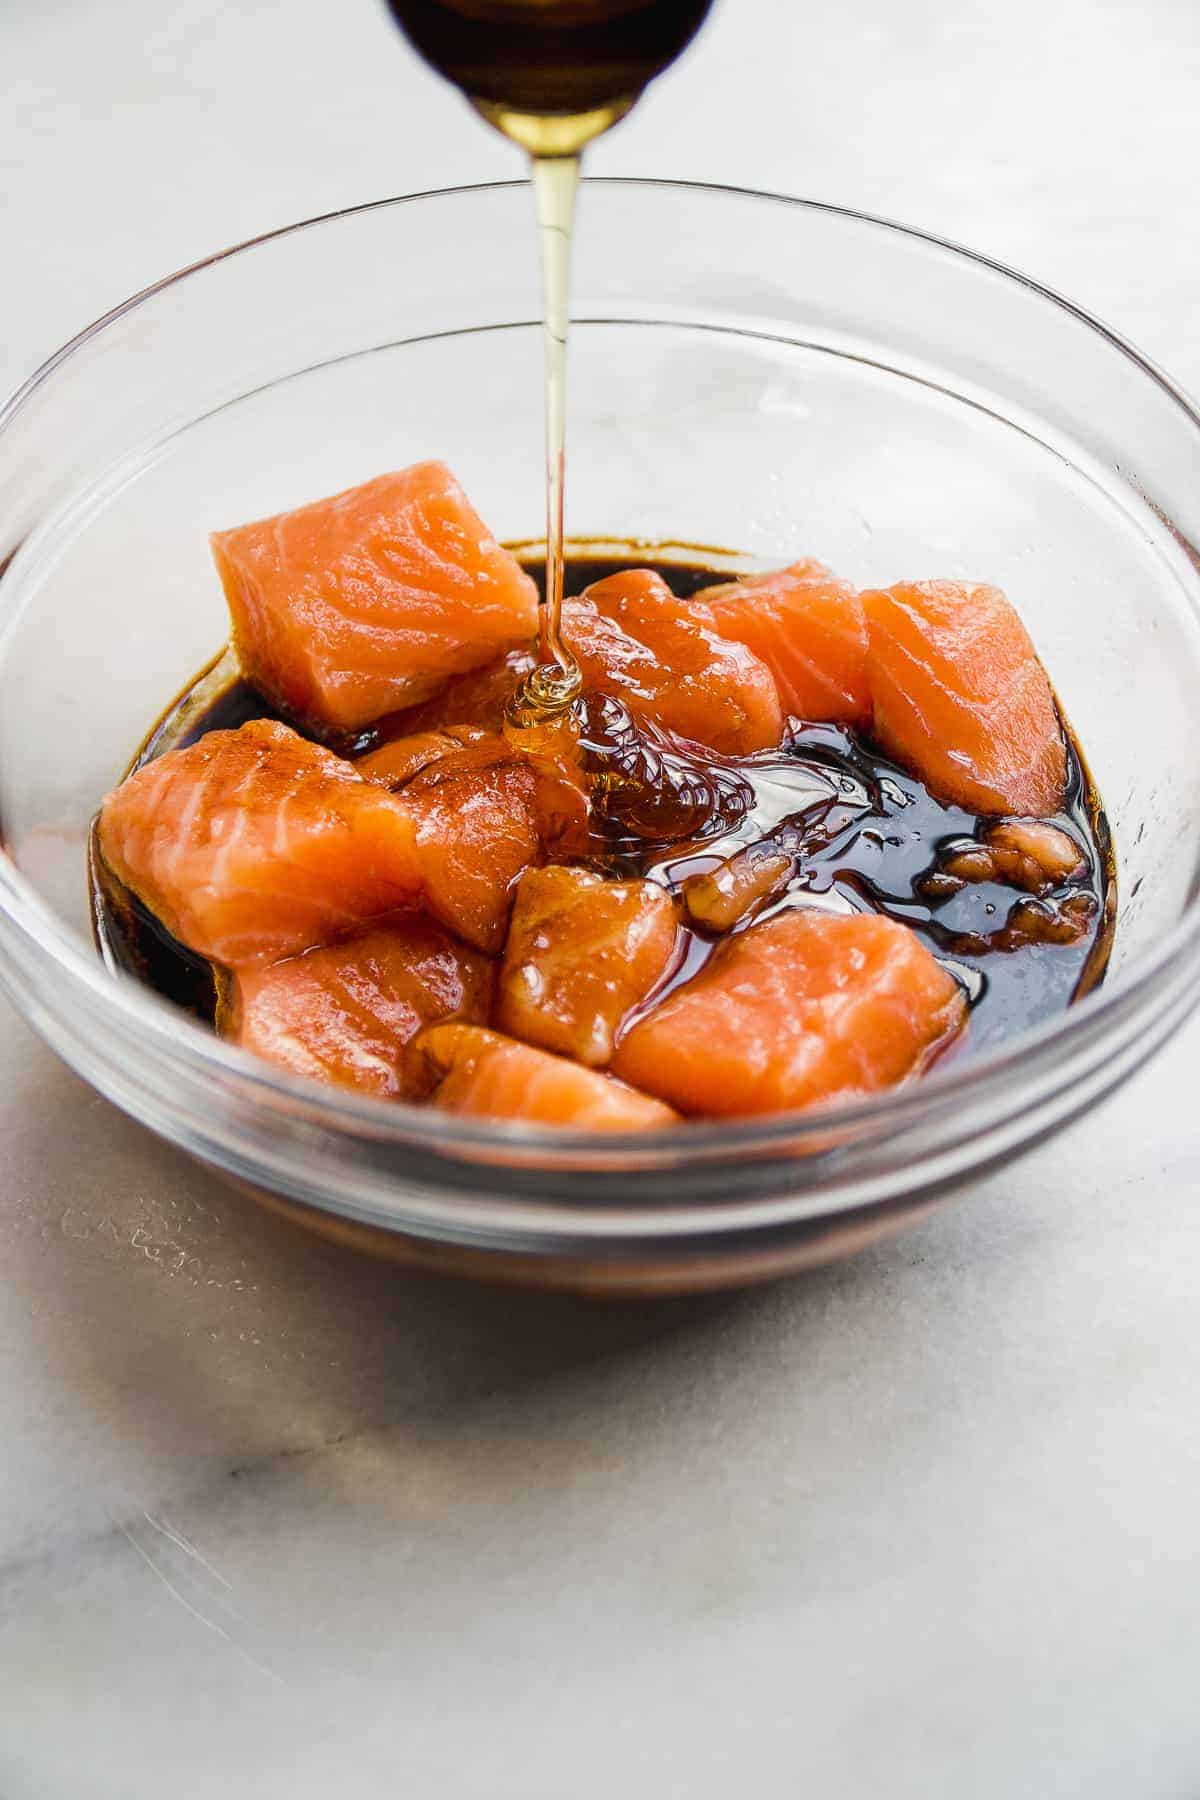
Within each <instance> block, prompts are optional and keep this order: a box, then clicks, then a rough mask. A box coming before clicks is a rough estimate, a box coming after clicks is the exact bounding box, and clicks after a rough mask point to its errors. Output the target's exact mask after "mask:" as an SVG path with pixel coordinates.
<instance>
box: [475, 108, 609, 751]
mask: <svg viewBox="0 0 1200 1800" xmlns="http://www.w3.org/2000/svg"><path fill="white" fill-rule="evenodd" d="M475 104H476V106H477V107H478V109H479V111H480V112H481V113H482V114H483V116H484V118H485V119H487V120H488V122H489V123H490V124H492V125H495V126H496V128H497V130H499V131H502V132H503V133H504V135H505V137H508V138H511V139H512V141H513V142H514V143H516V144H519V145H520V146H521V148H522V149H523V150H526V151H528V153H529V160H530V172H531V175H532V178H533V197H534V206H535V210H536V215H537V230H538V251H539V257H540V261H541V271H542V336H543V344H544V351H545V382H546V597H545V600H544V603H543V605H542V608H541V613H540V621H541V634H540V635H541V643H540V657H539V661H538V666H537V668H536V669H534V670H533V671H532V672H531V673H530V674H529V675H528V676H527V677H526V678H525V680H524V682H523V683H522V684H521V687H520V689H519V690H518V692H517V693H516V695H515V696H514V698H513V704H512V706H511V707H510V709H509V721H510V723H511V724H512V725H514V726H515V727H516V728H517V729H518V730H523V729H526V728H528V727H530V726H533V725H537V724H539V723H546V722H548V721H550V720H552V719H555V718H557V717H559V716H560V715H563V714H565V713H566V712H567V709H568V708H569V707H570V706H571V704H572V702H573V701H575V700H577V699H578V698H579V695H580V693H581V692H582V689H583V677H582V676H581V674H580V671H579V664H578V663H577V662H576V660H575V657H574V655H573V654H572V652H571V649H570V646H569V645H568V644H567V642H566V639H565V638H564V637H563V632H562V603H563V587H564V583H565V560H564V550H563V546H564V543H565V541H566V538H565V530H564V519H565V488H566V458H567V338H568V333H569V330H570V320H571V242H572V237H573V235H574V229H575V197H576V195H577V193H578V191H579V176H580V167H581V160H582V158H581V153H582V150H583V147H584V145H585V144H588V143H590V142H591V140H592V139H593V138H594V137H598V136H599V135H600V133H601V132H602V131H607V130H608V128H609V127H610V126H611V125H615V124H616V122H617V120H618V119H621V118H623V117H624V116H625V114H626V113H627V112H628V111H629V109H630V107H631V106H632V105H633V99H632V97H628V98H625V99H622V100H618V101H615V102H614V103H613V104H612V105H611V106H604V107H596V108H594V109H593V110H592V111H590V112H586V113H572V114H568V115H565V116H564V115H558V114H540V113H523V112H512V111H510V110H509V109H508V108H507V107H502V106H495V105H493V104H491V103H490V102H487V101H476V102H475Z"/></svg>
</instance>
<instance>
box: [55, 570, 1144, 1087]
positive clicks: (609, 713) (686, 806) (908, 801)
mask: <svg viewBox="0 0 1200 1800" xmlns="http://www.w3.org/2000/svg"><path fill="white" fill-rule="evenodd" d="M520 554H521V558H522V561H523V563H524V565H525V567H526V568H527V569H528V571H529V573H530V574H531V575H532V576H533V577H534V579H535V580H536V581H538V583H539V586H540V585H541V583H542V580H543V576H544V570H543V566H542V564H541V562H540V560H539V558H538V557H537V556H536V555H535V554H533V553H532V548H531V547H529V551H528V553H527V547H526V546H520ZM630 567H637V568H653V569H656V570H657V571H658V572H659V573H660V574H661V575H662V576H663V577H664V579H665V580H666V581H667V582H668V584H669V585H670V586H671V587H672V588H673V590H674V591H675V593H676V594H679V595H681V596H684V597H686V596H688V595H690V594H693V593H695V592H696V591H697V590H698V589H700V588H702V587H704V586H706V585H708V584H710V583H712V582H714V581H720V580H727V579H728V578H729V571H728V567H727V565H726V566H724V567H714V565H713V562H712V561H706V560H703V559H701V557H700V554H699V553H694V556H693V557H690V558H688V559H687V560H675V558H674V556H672V557H671V558H670V559H667V558H666V557H665V554H664V553H663V552H659V553H658V555H656V554H655V553H654V552H653V551H651V550H645V549H642V548H641V547H639V549H638V553H637V554H635V553H634V551H633V549H632V548H628V549H626V550H625V551H624V552H623V553H620V554H618V553H616V552H615V551H613V552H606V553H605V554H603V555H601V554H590V553H586V552H585V553H580V552H578V551H577V552H576V553H574V554H571V555H569V557H568V562H567V583H566V591H567V593H569V594H577V593H579V592H581V591H582V589H583V588H584V587H586V586H587V585H588V584H590V583H591V582H593V581H599V580H601V579H602V578H603V577H604V576H606V575H611V574H613V573H615V572H616V571H617V570H618V569H622V568H630ZM226 667H227V664H226V662H225V661H223V662H222V663H220V664H218V665H216V667H215V670H208V671H205V672H204V674H203V675H201V676H200V677H198V678H197V680H196V682H194V683H193V684H192V686H191V687H189V688H188V689H187V690H186V691H185V692H184V693H183V694H182V695H181V696H180V697H179V698H178V699H177V700H176V701H175V702H174V703H173V705H172V706H171V707H170V708H169V709H168V711H167V712H166V713H165V714H164V715H163V717H162V719H161V720H160V721H159V723H158V724H157V725H156V726H155V727H154V729H153V730H152V731H151V732H150V734H149V736H148V737H147V738H146V740H145V742H144V744H143V746H142V748H141V749H140V751H139V752H138V754H137V755H136V756H135V758H134V759H133V763H132V764H131V768H136V767H140V766H141V765H142V764H143V763H145V762H148V761H150V760H152V759H153V758H154V757H155V756H158V755H161V754H162V753H163V752H164V751H166V750H169V749H176V748H180V747H182V746H184V745H186V744H189V743H194V742H195V741H196V740H197V739H198V738H200V737H203V736H204V734H205V733H206V732H208V731H212V730H220V729H229V728H236V727H237V726H239V725H242V724H244V723H245V722H246V721H247V720H249V719H254V718H276V717H279V716H280V715H279V714H277V713H275V712H273V711H272V709H271V708H270V707H269V706H268V705H267V704H266V703H265V702H264V701H263V699H262V697H261V695H259V694H258V693H257V691H256V690H255V689H254V688H252V687H251V686H250V685H249V683H247V682H245V681H242V680H241V679H239V678H238V677H237V675H236V671H234V670H232V668H230V669H229V671H228V674H227V675H226V674H225V670H226ZM585 707H586V710H585V714H584V720H583V729H582V742H583V745H584V748H585V751H586V752H587V754H588V757H589V761H590V762H591V764H592V768H593V773H594V779H595V788H594V808H595V812H596V820H595V824H594V829H593V836H592V839H591V842H590V844H589V846H588V851H587V854H586V856H584V857H582V858H576V859H575V860H576V861H585V862H587V863H588V864H589V865H591V866H593V867H595V868H597V869H598V870H600V871H602V872H603V873H605V874H607V875H610V876H614V877H619V878H629V877H631V876H644V877H648V878H649V879H652V880H656V881H659V882H662V883H663V884H664V885H666V886H668V887H669V888H670V889H671V890H672V891H678V889H679V886H680V884H681V883H682V882H683V880H684V879H685V878H686V877H687V876H689V875H693V874H700V873H703V872H705V871H707V870H709V869H712V868H713V867H715V866H716V865H717V864H718V863H719V862H720V860H721V859H722V858H723V857H726V856H729V855H731V854H733V853H735V852H736V851H737V850H738V849H739V848H741V847H742V846H745V845H749V844H754V843H758V842H760V841H761V840H763V839H769V840H772V841H773V842H775V843H778V844H779V845H780V846H781V847H782V848H783V849H785V850H787V851H790V852H793V853H794V854H795V855H796V857H797V872H796V874H795V875H794V877H793V878H792V880H791V881H790V882H789V883H788V885H787V887H786V889H785V890H784V891H783V892H782V894H780V895H779V896H778V897H777V898H775V899H774V900H773V901H772V902H771V903H770V904H769V905H767V906H766V907H765V908H763V909H761V910H760V911H758V912H757V913H754V914H752V915H751V916H750V917H749V918H748V919H746V920H745V921H743V923H742V924H741V925H739V926H737V927H735V929H744V928H745V926H746V925H747V924H750V923H757V922H760V921H761V920H762V919H764V918H767V917H770V916H771V915H772V914H774V913H777V912H779V911H781V910H784V909H785V908H788V907H794V906H820V907H825V908H830V909H836V910H840V911H849V910H856V911H874V912H881V913H885V914H887V915H888V916H889V917H891V918H894V919H898V920H900V921H902V922H903V923H904V924H906V925H908V926H911V928H912V929H913V930H914V931H916V932H917V933H918V935H919V936H920V937H921V938H922V939H923V941H924V942H925V943H926V944H927V945H928V946H929V948H930V950H931V951H932V952H933V954H934V955H935V956H936V957H937V958H938V959H939V960H940V961H941V962H942V963H944V964H945V965H946V966H947V967H948V968H950V969H951V970H952V972H953V973H954V975H955V976H956V978H957V979H958V980H959V981H960V983H961V984H962V986H963V988H964V990H965V992H966V994H967V997H968V999H969V1001H970V1004H971V1023H970V1029H969V1030H968V1032H967V1033H966V1034H965V1035H964V1037H963V1039H962V1040H961V1041H960V1043H959V1045H958V1046H957V1047H956V1048H955V1050H954V1051H953V1052H952V1054H954V1055H956V1056H962V1055H970V1054H972V1053H974V1052H976V1051H978V1050H979V1049H981V1048H982V1047H984V1046H985V1045H988V1044H994V1043H996V1042H997V1041H998V1040H1000V1039H1003V1038H1007V1037H1011V1036H1013V1035H1014V1034H1016V1033H1017V1032H1020V1031H1024V1030H1026V1029H1028V1028H1029V1027H1030V1026H1033V1025H1036V1024H1037V1023H1039V1022H1040V1021H1041V1020H1043V1019H1046V1018H1049V1017H1051V1016H1053V1015H1054V1014H1055V1013H1058V1012H1061V1011H1062V1010H1063V1009H1064V1008H1065V1007H1067V1006H1069V1005H1070V1004H1071V1003H1072V1001H1073V1000H1075V999H1077V998H1079V996H1080V995H1081V994H1083V993H1085V992H1087V991H1088V990H1089V989H1090V988H1092V987H1094V986H1096V984H1097V983H1098V982H1099V981H1101V980H1102V979H1103V977H1104V971H1105V968H1106V966H1107V962H1108V956H1109V951H1110V948H1111V939H1112V929H1113V919H1114V915H1115V886H1114V880H1113V866H1112V847H1111V841H1110V837H1109V832H1108V826H1107V822H1106V820H1105V817H1104V813H1103V811H1102V809H1101V806H1100V802H1099V798H1098V796H1097V794H1096V792H1095V790H1094V788H1093V786H1092V784H1091V782H1090V779H1089V777H1088V773H1087V769H1086V765H1085V763H1084V761H1083V758H1082V756H1081V754H1080V752H1079V748H1078V746H1077V745H1076V743H1075V742H1074V740H1073V738H1072V735H1071V733H1070V731H1069V730H1068V731H1067V732H1066V740H1067V794H1066V800H1065V803H1064V806H1063V809H1062V811H1061V813H1059V814H1058V815H1057V817H1056V821H1055V822H1056V823H1058V824H1059V825H1060V826H1062V827H1063V829H1065V830H1066V831H1068V832H1069V833H1070V835H1071V836H1072V837H1073V838H1074V839H1075V840H1076V842H1077V843H1078V844H1079V846H1080V848H1081V849H1082V851H1083V853H1084V859H1085V866H1084V869H1083V871H1082V873H1080V874H1078V875H1076V876H1074V877H1073V878H1072V879H1071V880H1070V881H1069V882H1066V883H1064V884H1063V885H1062V886H1061V887H1059V888H1056V889H1055V890H1054V891H1053V892H1052V893H1050V894H1048V895H1044V896H1042V897H1040V898H1037V899H1033V898H1031V897H1030V896H1029V895H1028V894H1025V893H1023V892H1020V891H1019V890H1017V889H1014V888H1013V887H1011V886H1008V885H1005V884H1001V883H999V882H991V881H983V882H972V883H969V884H967V885H964V886H957V887H956V884H955V883H953V882H947V881H945V880H944V879H943V878H942V877H941V872H940V871H941V863H942V860H943V859H944V858H945V857H946V856H947V855H948V854H949V853H951V852H952V851H953V849H954V848H955V847H956V846H961V845H963V844H964V843H967V842H971V841H975V840H977V839H978V838H979V836H980V835H981V834H982V832H983V831H984V830H985V829H986V827H987V825H988V824H989V823H992V822H993V821H989V820H987V819H981V818H979V817H977V816H976V815H975V814H974V813H970V812H966V811H964V810H963V809H962V808H960V807H955V806H946V805H943V804H942V803H941V802H940V801H939V800H936V799H935V798H934V797H933V796H932V795H931V794H930V793H929V792H928V790H927V789H926V788H925V786H924V785H923V784H922V783H921V782H920V781H918V780H916V779H915V777H913V776H912V775H910V774H908V773H907V772H906V771H905V770H903V769H901V768H900V767H898V766H897V765H896V764H895V763H893V762H892V761H890V760H889V759H888V758H887V757H886V756H884V755H883V754H882V752H881V751H879V750H878V749H877V748H876V746H875V745H873V744H872V743H871V742H870V740H869V739H868V738H867V737H865V736H863V735H862V734H861V733H858V732H856V731H853V730H848V729H846V728H844V727H841V726H836V725H820V724H803V723H799V724H797V725H795V727H794V728H793V729H792V730H791V732H790V734H789V737H788V739H787V741H786V743H785V747H784V748H782V749H781V750H778V751H773V752H767V753H763V754H760V755H758V756H754V757H747V758H719V757H716V756H714V755H713V754H712V753H711V752H708V751H704V752H701V751H699V749H698V747H697V746H694V745H688V744H684V743H682V742H680V741H679V740H675V739H672V738H671V737H670V735H669V734H667V733H663V732H658V731H656V730H654V728H652V727H651V728H646V727H641V726H638V725H637V724H636V723H635V721H634V720H633V719H632V718H631V717H630V715H629V714H628V712H627V711H626V710H625V708H624V707H623V706H622V705H621V704H620V703H618V702H613V701H611V700H607V699H605V698H604V697H602V696H590V697H589V698H588V699H587V701H586V702H585ZM293 722H294V721H293ZM404 729H405V725H404V715H402V714H399V715H396V716H394V717H393V718H391V719H388V720H384V721H381V723H380V725H379V726H378V727H376V728H374V729H372V730H371V731H368V732H364V733H361V734H360V735H359V736H358V737H356V738H355V739H354V740H353V742H349V741H342V742H341V743H335V744H334V745H333V748H335V749H338V750H340V751H342V752H343V753H344V754H354V755H357V754H362V753H363V752H365V751H366V750H368V749H369V748H371V747H372V745H373V744H376V743H378V742H380V741H382V740H383V739H384V738H387V737H394V736H396V735H399V734H402V733H403V731H404ZM89 878H90V885H91V894H92V915H93V921H94V925H95V932H96V940H97V944H98V947H99V949H100V951H101V954H102V955H103V957H104V959H105V961H106V962H107V963H108V965H109V966H110V967H111V968H113V969H116V970H121V971H123V972H125V973H128V974H132V975H134V976H136V977H137V978H138V979H139V980H141V981H143V982H145V983H147V984H148V985H150V986H151V987H153V988H155V989H156V990H157V991H158V992H159V993H161V994H163V995H165V996H166V997H167V998H168V999H170V1000H172V1001H173V1002H175V1003H176V1004H177V1005H179V1006H181V1007H182V1008H184V1009H185V1010H186V1011H188V1012H190V1013H192V1014H193V1015H196V1016H198V1017H200V1018H201V1019H204V1020H206V1021H208V1022H209V1023H211V1022H212V1020H213V1018H214V1013H215V1004H216V983H215V978H214V973H213V970H212V968H211V966H210V965H209V964H208V963H207V962H206V961H204V960H203V959H202V958H200V957H197V956H195V955H193V954H192V952H191V951H189V950H187V949H185V948H184V946H183V945H181V944H180V943H179V942H178V941H177V940H176V939H175V938H173V937H171V936H170V934H169V933H167V932H166V931H165V930H164V928H163V927H162V926H161V925H160V924H159V923H158V921H157V920H156V919H155V918H154V917H153V916H152V915H151V914H150V913H149V912H148V911H147V910H146V909H145V908H144V907H143V906H141V905H140V903H139V902H138V901H137V900H135V899H134V898H133V896H132V895H131V894H129V893H128V891H127V890H125V889H124V888H123V887H121V886H120V884H119V883H117V882H116V881H115V880H114V879H113V878H112V876H111V875H110V874H109V872H108V871H107V870H106V869H105V868H104V866H103V863H102V861H101V859H100V857H99V855H98V853H97V851H96V847H95V842H94V838H93V846H92V854H91V858H90V868H89ZM952 889H953V890H954V891H950V890H952ZM1065 922H1069V929H1067V928H1066V926H1065ZM1056 937H1057V938H1060V939H1063V938H1067V937H1070V941H1054V940H1055V938H1056ZM719 941H720V939H718V938H714V937H713V936H711V935H710V934H707V933H705V932H704V931H702V930H699V929H693V928H691V927H689V928H688V931H687V943H686V952H685V955H684V957H683V960H682V962H681V964H680V967H679V969H678V970H677V972H676V974H675V977H674V982H673V985H674V984H677V983H678V982H680V981H683V980H686V979H687V978H688V977H689V976H691V975H693V974H695V973H696V971H697V970H698V969H699V968H700V967H702V966H703V964H704V962H705V961H706V960H707V958H708V956H709V955H711V953H712V950H713V949H714V947H715V945H716V943H717V942H719ZM656 998H661V993H660V994H659V995H657V996H656Z"/></svg>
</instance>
